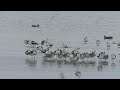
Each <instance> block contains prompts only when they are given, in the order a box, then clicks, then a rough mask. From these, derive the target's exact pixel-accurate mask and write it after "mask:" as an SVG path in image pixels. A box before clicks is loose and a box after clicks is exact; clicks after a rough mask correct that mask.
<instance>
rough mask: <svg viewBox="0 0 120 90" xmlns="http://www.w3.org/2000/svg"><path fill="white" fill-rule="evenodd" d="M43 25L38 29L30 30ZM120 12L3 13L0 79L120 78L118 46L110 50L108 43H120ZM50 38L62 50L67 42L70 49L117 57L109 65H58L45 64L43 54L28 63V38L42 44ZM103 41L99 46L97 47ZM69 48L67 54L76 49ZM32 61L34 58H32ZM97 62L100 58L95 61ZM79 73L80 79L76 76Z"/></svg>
mask: <svg viewBox="0 0 120 90" xmlns="http://www.w3.org/2000/svg"><path fill="white" fill-rule="evenodd" d="M53 16H54V18H52V17H53ZM32 24H40V27H39V28H33V27H31V25H32ZM119 29H120V12H119V11H118V12H115V11H114V12H112V11H111V12H109V11H103V12H102V11H98V12H96V11H89V12H87V11H83V12H82V11H81V12H80V11H78V12H75V11H73V12H67V11H66V12H65V11H64V12H62V11H57V12H53V11H49V12H47V11H40V12H23V11H19V12H16V11H14V12H12V11H9V12H7V11H5V12H2V11H0V59H1V60H0V78H13V79H15V78H20V79H21V78H23V79H29V78H32V79H34V78H37V79H39V78H40V79H52V78H55V79H91V78H92V79H96V78H98V79H101V78H102V79H104V78H106V79H107V78H112V79H114V78H120V56H119V55H118V54H119V53H120V52H119V49H120V48H118V47H117V45H113V44H111V47H110V48H109V49H107V47H106V43H107V42H110V43H112V42H113V41H116V42H119V40H120V35H119V34H120V30H119ZM104 35H106V36H109V35H110V36H113V37H114V39H113V40H112V41H110V40H109V41H108V40H104V39H103V36H104ZM86 36H87V37H88V44H84V42H83V40H84V37H86ZM46 38H49V40H50V42H51V43H53V44H54V47H53V49H56V48H57V47H61V43H62V42H64V43H65V44H68V46H70V47H73V48H76V47H80V48H81V49H80V50H79V51H80V52H81V53H82V52H91V51H94V50H96V52H97V54H98V53H100V52H101V51H105V52H106V53H107V54H109V55H111V54H116V56H117V58H116V59H115V60H114V61H113V62H112V61H111V58H109V62H108V65H99V64H98V63H96V64H95V65H91V64H77V65H75V64H58V63H51V62H43V58H42V55H41V54H39V55H37V56H36V60H35V61H31V60H26V59H27V57H26V56H25V54H24V53H25V50H27V49H28V48H26V47H25V45H24V40H25V39H31V40H35V41H38V42H41V41H42V40H43V39H46ZM96 40H100V46H96ZM73 48H72V49H69V50H68V51H71V50H73ZM29 58H31V57H29ZM95 60H96V61H97V62H98V61H99V60H98V59H95ZM78 71H80V72H81V75H80V77H77V76H76V75H75V73H76V72H78Z"/></svg>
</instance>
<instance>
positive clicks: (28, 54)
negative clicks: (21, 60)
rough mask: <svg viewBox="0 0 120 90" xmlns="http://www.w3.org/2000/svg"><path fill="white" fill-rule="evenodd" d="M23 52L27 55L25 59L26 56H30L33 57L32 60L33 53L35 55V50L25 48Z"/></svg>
mask: <svg viewBox="0 0 120 90" xmlns="http://www.w3.org/2000/svg"><path fill="white" fill-rule="evenodd" d="M25 54H26V55H27V59H28V56H31V58H32V57H34V60H35V55H37V51H36V50H27V51H26V52H25Z"/></svg>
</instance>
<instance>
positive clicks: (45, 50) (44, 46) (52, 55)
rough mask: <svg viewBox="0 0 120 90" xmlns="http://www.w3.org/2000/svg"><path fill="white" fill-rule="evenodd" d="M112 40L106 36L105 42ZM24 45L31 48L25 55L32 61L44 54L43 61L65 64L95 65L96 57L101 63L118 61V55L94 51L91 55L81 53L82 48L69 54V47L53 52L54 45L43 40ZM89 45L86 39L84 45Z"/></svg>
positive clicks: (98, 42)
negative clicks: (84, 63) (81, 63)
mask: <svg viewBox="0 0 120 90" xmlns="http://www.w3.org/2000/svg"><path fill="white" fill-rule="evenodd" d="M106 39H108V40H112V39H113V37H111V36H104V40H106ZM24 43H25V45H26V47H29V50H26V51H25V54H26V55H27V58H28V56H31V59H33V58H34V59H35V56H36V55H37V54H39V53H40V54H43V55H44V56H43V60H45V61H64V62H89V63H95V60H96V59H95V57H97V58H98V59H99V60H100V61H101V62H106V61H108V59H109V58H110V57H111V59H112V60H115V59H116V55H115V54H112V55H111V56H109V55H108V54H106V52H100V53H98V54H97V53H96V51H95V50H94V51H92V52H90V53H88V52H85V53H80V51H79V50H80V48H75V49H74V50H72V51H70V52H68V51H66V49H67V48H69V47H68V46H67V45H64V43H63V46H62V48H57V49H55V50H52V47H53V44H51V43H50V42H49V40H48V39H46V40H42V41H41V42H40V43H38V42H36V41H33V40H24ZM87 43H88V38H87V37H85V38H84V44H87ZM113 44H118V46H120V43H116V42H113ZM96 45H97V46H99V45H100V40H96ZM106 46H107V47H110V46H111V44H110V43H109V42H107V44H106ZM30 48H34V49H33V50H30Z"/></svg>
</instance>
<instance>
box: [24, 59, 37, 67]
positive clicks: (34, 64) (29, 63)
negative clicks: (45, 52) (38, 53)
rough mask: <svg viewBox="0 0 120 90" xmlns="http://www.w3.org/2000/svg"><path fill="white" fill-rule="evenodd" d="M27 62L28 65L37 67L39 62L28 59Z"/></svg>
mask: <svg viewBox="0 0 120 90" xmlns="http://www.w3.org/2000/svg"><path fill="white" fill-rule="evenodd" d="M25 64H27V65H28V66H31V67H35V66H36V64H37V61H36V60H30V59H26V60H25Z"/></svg>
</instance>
